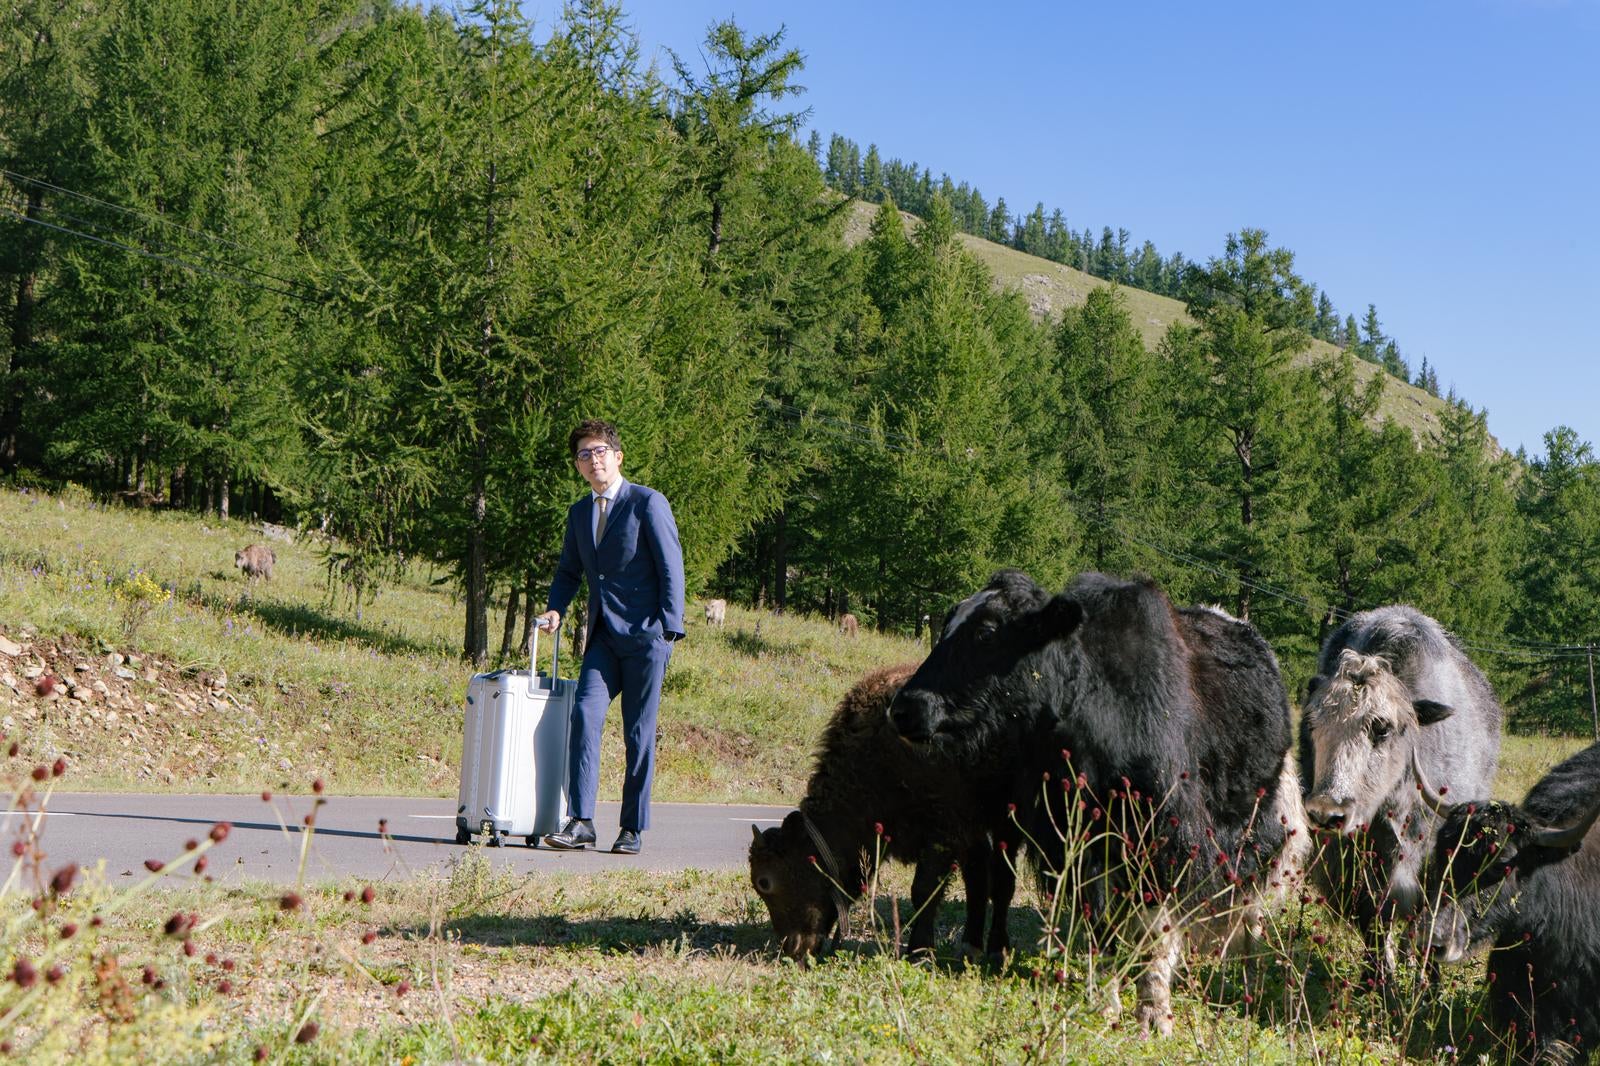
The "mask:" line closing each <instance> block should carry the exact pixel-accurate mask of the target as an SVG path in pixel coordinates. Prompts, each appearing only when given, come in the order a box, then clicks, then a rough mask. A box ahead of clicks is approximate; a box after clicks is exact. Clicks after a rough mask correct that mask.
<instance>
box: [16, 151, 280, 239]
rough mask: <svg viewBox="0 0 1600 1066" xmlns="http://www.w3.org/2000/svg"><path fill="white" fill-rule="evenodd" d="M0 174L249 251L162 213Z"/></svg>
mask: <svg viewBox="0 0 1600 1066" xmlns="http://www.w3.org/2000/svg"><path fill="white" fill-rule="evenodd" d="M0 174H3V175H5V176H6V177H8V178H10V179H11V180H12V181H15V182H20V183H22V184H24V185H36V186H38V187H39V188H41V189H49V190H50V191H51V192H58V193H60V194H61V195H63V196H71V197H73V198H75V199H78V200H83V201H85V202H86V203H91V204H95V205H96V206H98V207H107V208H110V209H111V210H113V211H121V212H123V213H124V214H129V215H133V216H134V217H135V218H142V219H145V220H146V221H150V222H156V223H159V224H161V225H163V226H171V227H173V228H175V229H180V230H182V231H183V232H185V233H189V234H192V235H194V236H196V237H200V238H203V239H205V240H208V241H212V242H214V243H216V244H224V245H227V246H229V247H231V248H236V249H238V250H239V251H241V252H250V251H251V249H249V248H246V247H245V246H244V245H242V244H239V243H237V242H236V241H231V240H229V239H228V238H226V237H219V236H217V235H216V234H214V233H208V232H206V231H205V230H202V229H195V228H193V227H190V226H185V225H184V224H183V223H181V222H174V221H173V220H172V219H170V218H166V217H164V216H162V215H156V214H151V213H150V212H147V211H140V210H138V209H137V208H132V207H124V206H123V205H121V204H117V203H112V202H111V201H110V200H102V199H100V198H99V197H98V196H91V195H89V194H88V193H86V192H77V191H75V190H73V189H69V188H67V187H66V186H63V185H56V184H54V183H53V182H48V181H45V180H44V179H43V178H32V177H29V176H28V175H26V174H18V173H17V172H16V171H14V170H7V169H5V168H4V167H0Z"/></svg>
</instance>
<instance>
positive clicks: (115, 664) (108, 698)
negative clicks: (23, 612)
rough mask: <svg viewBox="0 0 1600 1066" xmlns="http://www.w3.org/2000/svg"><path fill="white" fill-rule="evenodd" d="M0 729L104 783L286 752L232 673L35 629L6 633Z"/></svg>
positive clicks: (217, 771) (236, 774) (218, 767)
mask: <svg viewBox="0 0 1600 1066" xmlns="http://www.w3.org/2000/svg"><path fill="white" fill-rule="evenodd" d="M0 731H3V732H4V733H6V734H7V735H8V736H9V737H10V738H11V739H12V740H16V741H18V742H19V743H20V745H21V748H22V752H23V753H25V754H26V755H28V756H30V757H33V758H37V759H47V758H48V759H53V758H55V757H56V756H60V755H65V756H66V757H67V759H68V760H69V762H70V763H71V765H72V766H73V768H74V778H75V779H77V780H83V779H88V780H91V781H94V782H95V783H97V784H99V785H101V786H107V785H114V784H116V783H118V782H122V783H126V784H127V785H129V786H138V785H140V784H148V785H150V786H161V785H166V784H172V783H173V782H180V783H192V784H197V785H199V784H204V783H206V782H208V781H209V782H212V783H217V782H219V780H220V781H224V782H227V781H233V780H240V779H242V778H243V777H244V776H245V774H246V773H247V772H248V770H249V769H251V768H257V767H259V766H260V764H261V763H262V762H263V761H266V762H268V765H269V766H270V765H272V763H274V762H276V761H277V760H276V759H275V758H273V755H274V753H275V751H276V748H277V745H276V744H275V743H274V742H273V741H272V740H271V739H270V738H269V737H267V736H266V735H264V734H265V732H266V731H265V730H264V729H262V722H261V716H260V714H259V713H258V711H257V709H256V708H255V707H253V706H252V704H251V701H250V700H249V699H248V698H243V697H241V696H239V695H237V694H235V693H234V692H232V691H230V689H229V687H228V676H227V675H226V674H225V673H222V672H220V671H208V670H203V669H197V668H194V667H184V666H180V665H178V664H175V663H172V662H169V661H166V660H164V659H161V658H159V657H157V656H154V655H146V654H141V653H139V652H136V651H133V650H118V649H112V648H106V647H104V646H103V645H98V644H95V645H91V644H90V642H87V641H81V642H74V641H72V640H71V638H61V639H41V638H39V637H37V636H35V635H34V634H31V633H28V632H26V631H23V632H18V633H4V632H0ZM269 760H270V761H269Z"/></svg>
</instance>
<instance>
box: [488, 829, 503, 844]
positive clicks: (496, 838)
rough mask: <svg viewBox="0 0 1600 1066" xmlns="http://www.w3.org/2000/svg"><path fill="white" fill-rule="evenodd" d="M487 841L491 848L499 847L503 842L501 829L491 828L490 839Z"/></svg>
mask: <svg viewBox="0 0 1600 1066" xmlns="http://www.w3.org/2000/svg"><path fill="white" fill-rule="evenodd" d="M487 843H488V845H489V846H490V847H491V848H498V847H499V846H500V845H501V843H502V841H501V839H500V830H498V829H491V830H490V831H489V839H488V842H487Z"/></svg>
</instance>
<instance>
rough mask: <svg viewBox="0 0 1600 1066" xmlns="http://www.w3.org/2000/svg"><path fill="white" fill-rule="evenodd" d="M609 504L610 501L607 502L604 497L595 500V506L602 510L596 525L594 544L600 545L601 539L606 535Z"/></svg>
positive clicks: (597, 497)
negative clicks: (607, 506)
mask: <svg viewBox="0 0 1600 1066" xmlns="http://www.w3.org/2000/svg"><path fill="white" fill-rule="evenodd" d="M607 502H608V501H607V500H606V498H605V497H604V496H596V497H595V498H594V505H595V506H596V507H598V508H600V517H599V518H598V519H597V520H596V521H595V524H594V542H595V543H596V544H599V543H600V538H601V537H603V536H605V535H606V504H607Z"/></svg>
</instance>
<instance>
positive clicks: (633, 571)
mask: <svg viewBox="0 0 1600 1066" xmlns="http://www.w3.org/2000/svg"><path fill="white" fill-rule="evenodd" d="M593 530H594V494H593V493H590V494H587V495H585V496H584V497H583V498H582V499H581V500H579V501H578V502H577V503H575V504H573V505H572V506H571V507H570V508H568V510H567V535H566V540H565V541H563V542H562V545H561V561H560V562H559V563H557V564H556V576H555V580H553V581H552V582H550V603H549V606H548V607H547V610H551V611H559V612H561V615H562V617H566V613H567V607H568V606H569V605H570V604H571V603H572V598H573V597H574V596H576V595H577V594H578V579H579V578H580V577H581V578H587V579H588V581H589V626H590V629H589V632H590V633H591V634H592V633H594V632H596V630H597V628H598V627H601V626H603V627H604V628H605V629H606V630H607V631H609V632H610V633H611V634H612V635H613V636H615V637H618V638H620V639H621V641H622V643H623V645H624V646H627V645H634V646H637V647H648V646H649V642H650V641H651V640H655V639H656V638H664V639H666V640H677V639H679V638H680V637H682V636H683V634H684V629H683V548H682V547H681V546H680V545H679V543H678V525H677V523H676V522H675V521H673V518H672V507H671V505H669V504H668V503H667V498H666V497H665V496H663V495H661V493H659V492H657V491H655V490H654V489H647V488H645V487H644V486H643V485H635V484H633V483H632V482H629V481H626V480H624V481H623V483H622V489H621V491H619V492H618V493H617V498H616V501H615V502H614V503H613V504H612V505H611V509H610V511H609V513H607V515H606V528H605V533H604V534H603V535H602V536H601V538H600V543H599V544H596V543H595V542H594V533H593Z"/></svg>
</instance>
